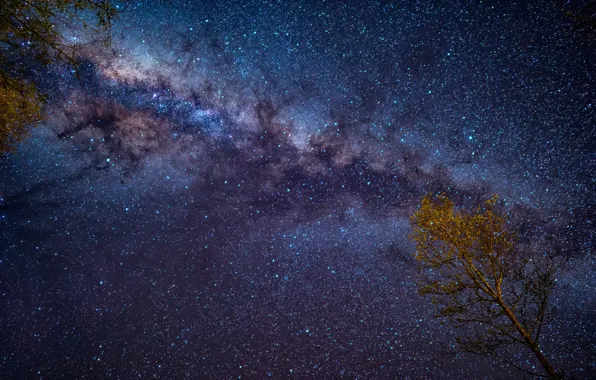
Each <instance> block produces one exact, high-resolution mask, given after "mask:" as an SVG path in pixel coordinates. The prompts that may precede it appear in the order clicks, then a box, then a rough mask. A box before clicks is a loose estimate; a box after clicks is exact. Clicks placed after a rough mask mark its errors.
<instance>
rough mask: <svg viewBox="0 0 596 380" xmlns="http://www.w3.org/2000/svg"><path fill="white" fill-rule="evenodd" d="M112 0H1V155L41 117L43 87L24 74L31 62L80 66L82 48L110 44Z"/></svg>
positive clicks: (114, 8) (113, 12) (114, 11)
mask: <svg viewBox="0 0 596 380" xmlns="http://www.w3.org/2000/svg"><path fill="white" fill-rule="evenodd" d="M111 3H112V2H111V1H109V0H27V1H24V0H0V154H2V153H4V152H6V151H9V150H11V148H12V147H13V145H14V143H15V142H16V141H18V140H19V139H21V138H22V137H23V136H25V135H26V132H27V126H28V125H31V124H35V123H36V122H37V121H39V120H40V118H41V112H40V105H41V101H42V100H43V96H41V94H40V92H39V90H38V89H37V88H36V87H35V86H34V85H33V84H32V83H29V82H27V81H26V80H25V79H24V77H23V75H22V73H23V71H24V67H26V66H27V64H28V63H30V62H31V61H35V62H39V63H42V64H44V65H47V64H52V63H67V64H70V65H73V66H74V67H76V65H77V63H78V57H79V52H80V49H82V48H83V47H85V46H89V45H96V44H109V43H110V33H109V32H110V27H111V23H112V20H113V18H114V16H115V15H116V13H117V9H116V7H114V6H113V5H112V4H111Z"/></svg>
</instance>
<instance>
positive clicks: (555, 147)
mask: <svg viewBox="0 0 596 380" xmlns="http://www.w3.org/2000/svg"><path fill="white" fill-rule="evenodd" d="M113 37H114V38H113V46H112V48H110V49H103V48H100V47H90V48H88V49H87V50H84V51H83V52H82V58H81V59H82V61H83V63H82V65H81V67H80V69H79V72H78V74H77V76H78V79H77V78H75V76H74V75H73V72H72V70H71V68H67V67H51V68H48V69H46V70H45V71H42V70H39V71H36V72H34V73H33V74H31V75H33V76H36V78H35V79H36V80H37V82H38V83H40V84H41V85H42V86H43V88H44V89H45V91H47V92H48V93H49V96H48V99H49V101H48V104H47V107H46V108H47V109H46V112H47V115H48V116H47V119H46V120H45V121H44V123H43V124H42V125H40V126H39V127H37V128H35V129H32V131H31V136H30V137H29V138H28V139H27V140H25V141H24V142H23V143H21V144H20V145H19V147H18V151H17V152H16V153H15V154H12V155H9V156H6V157H3V158H2V160H1V161H0V178H2V180H1V181H0V300H1V302H0V304H1V305H2V306H0V319H1V320H2V332H1V334H0V377H7V378H19V377H20V378H25V377H27V378H61V377H62V378H124V379H128V378H137V377H139V378H151V377H156V378H193V379H194V378H206V379H207V378H209V379H215V378H254V379H263V378H269V377H271V378H279V379H286V378H349V379H354V378H359V379H382V378H387V379H390V378H396V377H399V378H439V377H440V378H462V377H463V376H468V377H473V378H476V377H478V378H479V377H487V378H495V379H497V378H511V377H512V376H516V375H518V374H517V373H516V372H511V371H512V370H511V369H510V368H503V367H502V366H501V365H500V364H499V363H497V362H493V360H491V359H490V358H479V357H474V356H466V355H463V354H460V355H458V356H457V357H456V356H452V355H449V354H447V353H446V351H447V349H448V348H449V345H451V344H453V335H452V332H451V331H449V330H448V329H446V328H444V327H441V326H440V325H439V323H438V322H437V321H436V320H434V318H433V309H432V306H431V305H429V304H427V302H426V300H423V299H422V298H420V296H418V295H417V293H416V286H415V283H414V281H415V276H416V267H415V265H414V262H413V259H412V251H413V250H412V245H411V243H410V242H409V241H408V234H409V224H408V217H409V216H410V215H411V214H412V213H413V212H414V211H415V210H416V207H417V205H418V203H419V201H420V198H421V197H422V196H423V195H424V194H427V193H437V192H445V193H447V194H448V195H449V196H450V197H452V198H453V199H454V200H456V201H457V202H458V203H459V204H462V205H464V206H470V205H474V204H477V203H478V202H479V201H481V200H483V199H485V198H486V197H488V196H490V195H491V194H494V193H497V194H499V195H500V197H501V198H502V199H504V201H505V203H506V205H507V207H508V210H509V211H511V213H512V223H513V224H514V225H515V226H516V228H518V229H519V231H520V235H521V236H522V237H523V238H527V239H531V240H532V241H533V242H536V246H537V247H539V249H550V250H555V251H556V252H558V254H560V255H565V256H566V257H568V258H569V264H568V266H567V267H566V269H565V271H564V272H563V273H561V275H560V278H558V279H557V287H556V293H555V296H554V299H553V306H554V307H555V309H554V312H553V318H552V319H551V322H550V324H549V325H548V326H546V327H545V339H544V341H543V342H542V345H543V347H544V350H545V352H547V353H549V354H550V355H551V356H552V360H553V362H554V363H555V364H556V365H557V366H560V367H561V368H564V369H565V370H566V371H568V372H569V373H571V374H573V375H574V376H577V377H579V378H589V377H593V376H596V361H595V360H594V358H596V322H594V321H595V320H596V318H595V316H596V294H595V293H594V289H595V287H596V276H595V275H594V273H596V272H595V269H596V263H595V262H594V256H593V254H594V247H593V243H594V236H593V233H594V199H595V198H594V196H595V194H594V173H595V172H596V170H595V168H594V162H595V160H594V146H596V141H595V138H594V136H595V134H594V127H595V126H596V118H595V115H596V113H595V112H594V111H595V109H596V108H595V106H594V101H595V100H596V90H595V89H596V86H595V83H594V76H595V75H596V70H595V69H594V62H595V58H596V57H595V54H594V51H596V49H594V41H593V40H591V39H590V38H589V37H587V36H586V35H584V34H583V32H582V30H581V29H578V28H577V27H576V25H575V24H574V23H573V21H572V20H571V19H569V18H567V17H566V15H565V13H564V12H563V11H562V10H561V9H560V8H558V7H557V6H556V5H554V4H551V3H550V2H546V1H544V2H542V1H538V2H530V4H528V2H490V1H489V2H482V3H478V2H471V1H470V2H465V1H462V2H456V1H433V2H416V1H408V2H360V1H346V2H329V1H288V2H283V1H257V0H254V1H229V0H226V1H218V2H207V1H138V2H134V3H131V4H130V6H129V7H128V8H127V10H126V11H125V12H124V13H123V14H122V15H121V16H120V18H119V19H118V21H117V23H116V24H115V25H114V30H113ZM518 359H519V361H520V363H523V362H524V361H525V360H526V357H525V356H524V355H522V353H520V356H519V358H518ZM439 374H440V375H439Z"/></svg>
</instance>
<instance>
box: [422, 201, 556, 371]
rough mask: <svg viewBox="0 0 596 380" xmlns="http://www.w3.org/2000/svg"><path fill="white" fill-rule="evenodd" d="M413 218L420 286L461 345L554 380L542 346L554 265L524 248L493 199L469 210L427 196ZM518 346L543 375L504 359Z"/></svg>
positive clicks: (547, 258)
mask: <svg viewBox="0 0 596 380" xmlns="http://www.w3.org/2000/svg"><path fill="white" fill-rule="evenodd" d="M411 224H412V228H413V232H412V235H411V239H412V240H413V241H414V242H415V243H416V259H417V260H418V262H419V263H420V266H421V278H420V283H419V286H420V288H419V291H420V293H421V294H422V295H424V296H428V297H430V298H431V300H432V302H433V304H435V305H436V307H437V315H436V316H437V317H438V318H440V319H441V320H442V321H443V322H446V323H449V324H451V325H452V326H454V327H455V328H456V329H457V331H458V332H459V335H458V336H457V338H456V340H457V343H458V344H459V346H460V348H461V349H462V350H463V351H465V352H472V353H477V354H490V355H495V356H497V357H499V358H501V359H503V360H505V361H506V362H508V363H509V364H511V365H513V366H515V367H517V368H518V369H520V370H523V371H525V372H528V373H531V374H532V375H536V376H542V377H548V378H551V379H559V378H560V377H561V375H560V374H559V373H557V371H556V370H555V369H554V367H553V366H552V365H551V363H550V362H549V360H548V359H547V357H546V355H545V354H544V353H543V352H542V350H541V349H540V345H539V339H540V333H541V330H542V326H543V325H544V321H545V318H546V316H547V314H548V299H549V295H550V294H551V291H552V289H553V285H554V275H555V272H556V270H557V268H558V267H559V265H558V264H556V261H555V260H554V259H553V258H551V257H547V256H544V255H543V256H542V257H540V258H538V257H532V255H529V254H527V253H525V252H524V251H523V250H522V249H521V245H520V244H519V243H518V241H517V238H516V236H515V234H514V233H512V232H510V231H508V229H507V226H506V225H507V219H506V217H505V215H504V213H503V212H502V211H500V209H499V207H498V204H497V197H496V196H495V197H493V198H491V199H489V200H487V201H486V202H484V204H483V205H482V206H480V207H478V208H477V209H476V210H475V211H473V212H467V211H465V210H458V209H456V207H455V205H454V204H453V202H452V201H451V200H450V199H449V198H448V197H447V196H446V195H439V196H436V197H432V196H426V197H424V198H423V199H422V203H421V205H420V208H419V209H418V211H417V212H416V213H415V214H414V215H413V216H412V217H411ZM516 346H517V347H522V346H523V347H526V348H528V349H529V350H530V351H531V352H532V353H533V355H534V356H535V357H536V359H537V360H538V362H539V363H540V364H541V366H542V367H543V369H544V372H545V374H541V373H537V372H535V371H533V370H531V369H529V368H524V367H522V366H520V365H519V364H518V363H516V362H515V361H514V360H512V359H511V358H509V357H507V355H506V354H507V350H508V349H510V348H512V347H516Z"/></svg>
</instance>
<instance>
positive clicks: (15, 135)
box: [0, 76, 41, 154]
mask: <svg viewBox="0 0 596 380" xmlns="http://www.w3.org/2000/svg"><path fill="white" fill-rule="evenodd" d="M40 103H41V102H40V96H39V93H38V92H37V89H36V88H35V86H33V85H32V84H29V83H27V82H25V81H24V80H20V79H13V78H8V77H6V76H1V77H0V154H2V153H5V152H8V151H11V150H12V148H13V146H14V143H15V142H17V141H19V140H21V139H22V138H23V137H24V136H25V135H26V133H27V127H28V126H30V125H32V124H35V123H36V122H38V121H39V120H40V119H41V108H40Z"/></svg>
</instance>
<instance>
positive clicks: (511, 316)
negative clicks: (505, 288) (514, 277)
mask: <svg viewBox="0 0 596 380" xmlns="http://www.w3.org/2000/svg"><path fill="white" fill-rule="evenodd" d="M501 307H502V308H503V311H505V314H507V317H509V319H510V320H511V322H513V325H514V326H515V328H516V329H517V331H519V333H520V335H521V336H522V338H524V341H525V342H526V344H527V345H528V347H529V348H530V349H531V350H532V352H533V353H534V355H536V358H538V361H539V362H540V364H542V367H544V370H545V371H546V373H548V377H550V378H551V379H555V380H556V379H560V378H561V377H560V376H559V374H557V371H555V368H554V367H553V366H552V365H551V364H550V363H549V361H548V359H546V357H545V356H544V355H543V354H542V352H541V351H540V348H538V344H537V343H536V342H535V341H534V340H533V339H532V337H531V336H530V334H528V332H527V331H526V329H525V328H524V327H523V326H522V325H521V323H519V321H518V320H517V317H516V316H515V314H513V312H512V311H511V309H509V307H507V305H505V303H503V302H501Z"/></svg>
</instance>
